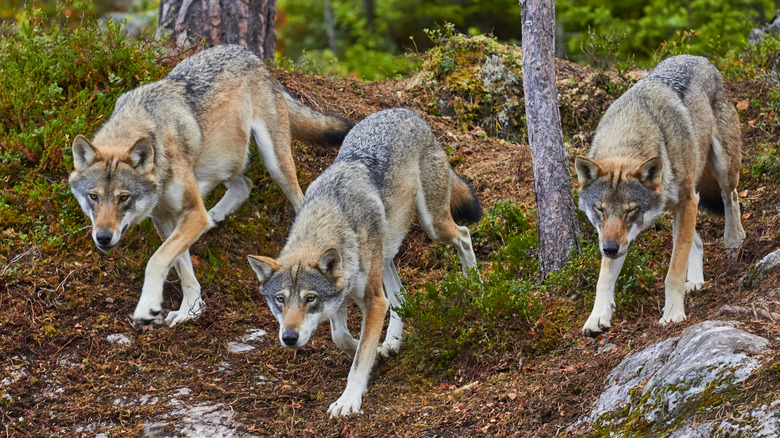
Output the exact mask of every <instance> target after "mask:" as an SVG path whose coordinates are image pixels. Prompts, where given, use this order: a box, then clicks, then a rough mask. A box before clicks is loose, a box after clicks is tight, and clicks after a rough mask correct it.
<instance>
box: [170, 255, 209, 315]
mask: <svg viewBox="0 0 780 438" xmlns="http://www.w3.org/2000/svg"><path fill="white" fill-rule="evenodd" d="M174 266H175V267H176V272H178V274H179V280H180V281H181V291H182V298H181V306H179V310H172V311H170V312H168V315H166V317H165V323H166V324H168V325H169V326H171V327H173V326H175V325H176V324H178V323H180V322H182V321H186V320H188V319H193V318H197V317H198V316H200V314H201V313H203V311H204V310H205V309H206V303H205V302H204V301H203V299H202V298H201V297H200V283H198V279H197V278H195V271H194V270H193V269H192V258H190V251H189V250H187V251H184V253H182V255H180V256H179V258H177V259H176V262H175V265H174Z"/></svg>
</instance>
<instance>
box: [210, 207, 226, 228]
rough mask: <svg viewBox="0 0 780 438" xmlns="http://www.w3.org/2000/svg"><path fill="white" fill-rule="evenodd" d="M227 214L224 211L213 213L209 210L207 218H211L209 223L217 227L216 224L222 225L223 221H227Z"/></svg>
mask: <svg viewBox="0 0 780 438" xmlns="http://www.w3.org/2000/svg"><path fill="white" fill-rule="evenodd" d="M227 217H228V213H227V212H225V211H221V210H218V211H214V210H213V209H212V210H209V218H211V222H212V223H213V224H214V226H217V225H218V224H220V223H222V222H223V221H224V220H225V219H227Z"/></svg>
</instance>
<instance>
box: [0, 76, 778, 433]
mask: <svg viewBox="0 0 780 438" xmlns="http://www.w3.org/2000/svg"><path fill="white" fill-rule="evenodd" d="M566 68H567V69H570V70H576V71H577V74H578V75H579V74H583V73H582V68H581V67H578V66H575V65H568V64H567V66H566ZM275 74H276V75H277V77H279V78H280V80H281V81H282V82H283V83H284V84H285V86H287V87H288V88H289V89H290V90H292V92H293V94H295V95H296V96H298V97H299V98H300V99H301V100H302V101H303V102H304V103H306V104H307V105H310V106H312V107H313V108H316V109H318V110H321V111H324V112H329V113H333V114H337V115H340V116H343V117H346V118H349V119H351V120H354V121H358V120H360V119H361V118H363V117H365V116H367V115H369V114H371V113H373V112H375V111H378V110H381V109H385V108H393V107H403V106H410V107H412V108H421V107H422V105H421V104H420V102H422V101H423V99H424V98H425V96H424V93H425V92H424V91H423V90H421V89H420V88H419V87H415V86H414V85H413V84H414V81H406V82H396V81H389V82H374V83H364V82H360V81H358V80H353V79H343V78H335V79H334V78H320V77H311V76H302V75H298V74H293V73H289V72H284V71H277V72H276V73H275ZM566 75H567V76H569V75H570V73H569V72H568V71H567V74H566ZM410 84H412V85H410ZM766 87H767V85H766V84H764V83H762V82H759V81H755V82H746V83H737V84H731V90H730V92H731V95H732V96H734V97H735V100H743V99H745V98H747V97H749V96H753V98H755V97H759V96H765V95H766ZM582 92H583V93H586V92H587V90H583V91H582ZM759 111H760V109H759V108H752V107H751V108H748V110H747V111H746V112H745V114H744V115H742V120H743V127H744V133H745V136H744V139H745V158H744V166H743V169H744V170H743V183H742V185H741V190H743V191H744V192H743V198H745V199H746V205H745V207H744V210H743V213H744V215H743V223H744V227H745V230H746V231H747V234H748V238H747V240H746V242H745V244H744V245H743V247H742V249H741V250H739V252H738V253H737V254H736V256H731V255H729V254H727V253H726V251H725V250H724V248H723V244H722V240H721V239H720V238H719V236H721V235H722V231H721V230H722V227H723V219H722V218H719V217H712V216H708V215H702V216H701V219H700V222H699V226H698V229H699V230H700V231H701V233H702V237H703V239H704V240H705V242H706V256H705V278H706V279H707V281H708V285H709V288H707V289H706V290H704V291H703V292H699V293H696V294H694V295H693V296H692V297H690V298H689V299H688V300H687V313H688V315H689V320H688V321H686V322H685V323H682V324H675V325H671V326H668V327H661V326H659V325H658V324H657V322H656V321H657V320H658V318H659V308H660V307H661V306H662V300H663V292H662V289H659V288H656V289H657V292H656V293H654V294H652V296H648V297H645V298H644V299H643V300H642V301H641V303H642V304H641V305H642V306H644V307H643V308H642V309H640V311H639V312H637V314H638V316H632V317H631V318H625V317H624V316H621V312H620V309H618V312H617V314H616V316H615V318H614V320H613V329H612V330H611V331H610V332H609V333H607V334H605V335H602V336H600V337H599V338H597V339H590V338H582V337H581V334H580V327H579V326H575V327H572V328H571V329H570V330H569V331H568V332H567V333H565V337H566V339H567V340H568V342H567V343H565V345H567V346H566V347H565V348H561V349H559V350H556V351H553V352H551V353H549V354H547V355H545V356H541V357H524V356H523V355H522V354H520V353H517V354H514V355H504V356H502V357H497V358H495V360H492V361H484V360H482V361H480V362H479V364H478V365H474V366H469V365H468V364H467V365H465V367H464V369H463V370H462V371H461V372H460V373H457V374H456V375H455V376H446V377H445V376H440V377H439V376H429V375H413V374H410V373H409V371H408V370H406V369H404V368H403V367H402V366H401V365H400V361H399V360H397V358H391V359H389V360H386V361H383V362H381V363H378V364H377V365H376V366H375V368H374V370H373V373H372V378H371V381H370V383H369V387H368V392H367V393H366V395H365V396H364V400H363V410H364V414H362V415H353V416H349V417H347V418H342V419H338V420H330V419H328V418H327V415H326V410H327V408H328V406H329V405H330V403H332V402H333V401H335V400H336V399H337V398H338V397H339V395H340V394H341V392H342V391H343V389H344V387H345V384H346V377H347V374H348V372H349V367H350V361H349V360H348V359H347V358H346V357H345V356H344V355H343V354H341V353H340V351H339V350H338V349H337V348H336V347H335V345H333V343H332V342H331V341H330V338H329V329H328V327H327V324H323V327H321V328H320V329H319V331H318V333H317V334H316V336H315V337H314V339H313V340H312V341H311V342H310V343H309V345H307V346H306V347H304V348H302V349H300V350H298V351H297V352H293V351H288V350H285V349H283V348H281V347H280V345H279V341H278V338H277V335H276V333H277V332H278V326H277V323H276V322H275V320H274V319H273V317H272V315H271V313H270V311H269V310H268V308H267V306H266V304H265V303H264V302H263V301H262V300H261V298H260V297H259V295H258V294H257V293H256V290H257V285H256V279H255V278H254V274H253V273H252V272H251V270H250V269H249V267H248V266H247V264H246V262H245V257H246V254H249V253H263V254H267V255H274V252H275V251H278V250H279V249H280V247H281V245H282V242H283V238H284V233H285V231H286V230H287V229H288V228H289V223H290V218H291V215H292V210H291V208H290V207H289V206H287V207H285V208H284V210H283V211H282V213H283V214H280V215H279V217H278V220H277V222H276V224H277V227H276V229H273V230H268V232H267V235H266V236H265V237H263V236H258V237H257V239H255V241H254V242H244V241H241V240H240V239H236V237H235V235H234V234H232V233H231V231H230V228H231V227H234V226H237V225H240V224H242V223H246V222H248V221H252V220H253V218H252V216H251V214H243V215H242V214H239V215H238V216H237V217H235V218H233V219H231V220H230V221H228V222H227V223H226V224H223V225H222V226H221V227H220V228H219V229H218V230H216V231H212V232H210V233H208V234H206V235H205V236H203V237H202V238H201V239H200V241H199V242H198V243H197V244H196V245H195V246H194V248H193V250H192V253H193V255H194V258H195V263H196V268H195V269H196V272H197V273H198V276H199V278H201V275H202V272H207V271H208V265H209V263H210V261H209V260H210V257H212V256H213V255H214V253H215V252H216V251H219V254H220V257H224V259H225V260H226V263H227V265H228V266H229V267H228V268H226V269H223V270H221V271H219V275H218V276H217V278H213V279H211V280H210V281H209V282H204V287H203V291H204V296H205V300H206V302H207V304H208V308H207V310H206V312H205V313H204V314H203V315H202V316H201V317H200V318H198V319H197V320H195V321H193V322H192V323H188V324H183V325H182V326H181V327H175V328H173V329H169V328H165V327H160V326H157V327H154V328H151V329H147V330H137V329H136V328H135V327H133V326H132V324H131V323H130V321H129V315H130V314H131V313H132V310H133V308H134V306H135V303H136V299H137V296H138V294H139V291H140V287H141V284H142V281H143V267H144V265H145V262H146V260H147V259H148V257H149V255H150V254H151V253H152V251H153V248H156V246H157V243H156V242H144V241H140V239H144V238H143V237H142V236H141V234H140V233H138V234H135V235H134V236H136V241H135V242H134V245H133V247H131V248H126V249H124V250H119V251H115V252H113V253H110V254H101V253H98V252H97V251H96V250H95V249H94V245H93V243H92V242H91V239H90V238H89V237H88V235H87V234H86V230H85V234H84V235H81V236H73V237H72V241H71V242H70V243H69V244H70V245H72V246H74V247H76V248H78V249H77V250H76V252H75V253H74V254H75V255H72V256H68V257H67V258H63V257H60V256H58V255H57V254H46V253H41V252H40V251H38V252H36V251H35V249H34V248H32V251H31V252H29V253H27V254H26V255H24V256H22V257H20V258H19V259H18V260H15V261H12V259H14V257H15V256H17V255H19V254H21V253H22V251H20V252H19V254H8V255H6V259H7V260H8V261H9V263H8V265H9V266H7V267H6V268H13V269H14V270H15V273H13V274H11V273H3V274H2V275H0V312H4V313H5V314H6V315H5V321H6V323H5V324H3V325H0V380H2V379H4V378H5V379H8V380H7V381H6V383H4V384H0V424H2V427H0V435H2V434H3V433H6V434H7V435H10V436H51V435H54V436H74V435H84V436H93V435H94V434H95V433H97V432H100V431H110V432H109V435H110V436H127V435H131V436H137V435H139V434H143V430H144V429H143V425H144V424H146V423H150V422H155V421H160V419H162V418H165V417H164V416H165V415H166V414H167V413H170V412H172V411H174V410H175V408H174V407H173V406H172V405H171V404H170V403H167V401H170V400H171V399H172V398H173V397H174V393H175V392H176V391H178V390H180V389H181V388H185V387H186V388H189V389H190V390H191V392H190V393H189V394H188V395H180V396H177V397H178V399H179V400H181V401H184V402H185V403H186V404H187V405H189V406H194V405H197V404H199V403H202V402H208V403H211V404H217V403H221V404H223V405H222V406H223V407H224V408H225V409H227V410H228V411H232V413H233V415H234V419H235V420H236V421H237V422H240V423H241V425H240V426H239V427H238V430H237V433H238V434H239V435H240V434H254V435H260V436H423V437H437V436H469V437H471V436H505V435H513V436H533V437H552V436H558V435H565V432H563V429H564V428H565V427H566V426H567V425H569V424H571V423H572V422H574V421H575V420H576V419H577V418H578V417H579V416H581V415H583V414H584V413H586V412H587V411H588V410H589V407H590V406H591V404H592V403H593V402H594V400H595V399H596V397H597V396H598V394H599V393H600V389H601V386H602V382H603V380H604V377H605V376H606V374H607V373H608V372H609V371H610V370H611V369H612V368H613V367H614V366H616V365H617V364H618V363H619V362H620V361H621V360H622V359H623V357H625V356H626V355H627V354H629V353H631V352H633V351H636V350H637V349H639V348H642V347H643V346H645V345H648V344H650V343H653V342H655V341H657V340H659V339H663V338H666V337H669V336H674V335H678V334H679V333H680V332H681V331H682V330H683V329H684V328H685V327H687V326H689V325H691V324H695V323H698V322H701V321H703V320H706V319H717V318H724V317H723V316H720V315H719V310H720V309H721V308H722V307H723V306H724V305H727V304H728V305H732V306H739V307H743V308H747V309H753V307H754V306H758V307H760V308H767V309H768V310H770V311H773V312H780V306H778V300H780V299H778V298H777V296H776V294H777V293H778V287H780V280H778V279H777V278H774V279H770V280H769V281H766V282H764V283H762V285H761V286H760V287H759V288H758V289H756V290H753V291H740V290H739V278H740V277H741V275H742V274H743V273H744V272H745V271H746V270H747V268H748V267H749V266H750V265H752V264H753V263H755V262H756V261H758V260H759V259H760V258H761V257H763V256H764V255H766V254H767V253H769V252H771V251H772V250H774V249H777V248H778V247H780V209H779V208H778V205H780V183H778V181H763V180H759V179H756V178H754V177H753V176H751V175H750V168H751V165H752V163H753V162H754V160H755V157H756V149H755V145H756V144H757V143H759V142H767V141H770V142H777V139H776V138H774V137H773V136H772V135H771V134H770V133H769V132H767V130H766V129H765V128H763V127H761V126H758V125H754V124H751V123H752V121H753V120H755V119H757V118H758V117H759ZM423 116H424V118H425V119H426V120H427V121H428V122H429V123H430V124H431V126H432V127H433V129H434V131H435V133H436V134H437V136H438V138H439V140H440V141H441V142H442V143H443V144H446V145H447V146H448V147H449V148H451V149H452V154H451V155H452V156H453V161H454V162H455V163H456V164H457V165H456V170H457V171H458V172H459V173H460V174H462V175H464V176H466V177H467V178H469V179H470V180H471V181H472V182H473V185H474V187H475V188H476V190H477V192H478V194H479V196H480V198H481V199H482V201H483V204H484V205H485V206H490V205H492V204H493V203H495V202H496V201H497V200H501V199H506V200H515V201H517V202H519V203H521V204H523V205H526V206H528V207H532V206H533V205H534V199H533V192H532V179H531V172H530V162H529V161H530V156H529V153H528V148H527V145H519V144H510V143H507V142H504V141H501V140H497V139H494V138H487V137H485V136H483V135H482V133H480V132H469V133H464V132H460V131H457V130H456V129H454V128H451V127H450V125H449V124H448V120H447V119H446V118H439V117H434V116H430V115H426V114H423ZM574 134H576V133H567V136H573V135H574ZM295 153H296V161H297V164H298V165H299V166H300V168H301V171H300V175H301V176H302V180H303V182H304V183H305V184H308V183H310V182H311V180H313V178H314V177H315V176H316V175H317V174H319V173H320V172H321V171H322V170H323V169H324V168H325V167H326V166H327V164H328V163H330V161H331V160H332V159H333V157H334V156H335V151H334V150H329V149H326V148H321V147H313V146H308V145H304V144H296V146H295ZM59 177H64V176H62V175H60V176H59ZM261 210H262V209H261ZM85 224H86V219H85ZM582 227H583V230H586V229H588V230H589V227H590V225H589V224H582ZM130 236H133V234H131V235H130ZM129 238H130V239H132V237H129ZM638 244H639V245H641V244H642V243H641V239H640V241H639V243H638ZM434 248H435V246H434V245H433V244H431V243H430V242H429V241H428V239H427V238H426V237H425V236H424V235H423V234H422V232H421V231H420V230H419V229H418V228H413V231H412V233H411V235H410V236H409V238H408V239H407V241H406V242H405V244H404V245H403V247H402V249H401V253H400V254H399V260H400V261H399V271H400V272H401V275H402V277H403V278H404V281H405V283H406V284H407V287H408V288H409V289H410V290H414V288H415V286H416V285H419V284H420V283H422V282H423V281H425V280H430V279H437V278H440V277H441V276H442V275H443V271H447V270H450V269H453V268H452V267H449V266H445V265H443V264H441V263H439V262H438V261H437V257H436V256H435V251H434ZM668 248H669V250H670V249H671V236H669V238H668ZM666 263H668V262H667V261H662V262H660V264H659V265H660V266H663V265H664V264H666ZM0 268H4V266H0ZM170 280H171V281H170V284H169V285H167V286H166V291H165V294H166V301H165V306H166V307H167V308H171V307H173V306H174V305H178V300H180V296H181V295H180V291H179V288H178V282H177V281H176V280H175V275H171V277H170ZM771 291H773V293H774V294H775V296H770V295H769V294H770V292H771ZM572 292H576V291H572ZM577 302H578V315H577V318H578V321H579V322H580V324H581V323H583V322H584V321H585V319H586V317H587V315H588V312H589V311H590V309H588V308H586V306H585V305H584V304H583V303H582V299H581V298H577ZM727 318H729V319H737V320H739V321H742V322H744V323H745V326H744V327H745V328H746V329H747V330H748V331H750V332H752V333H755V334H759V335H762V336H766V337H768V338H769V339H770V340H771V342H772V345H773V347H774V351H775V352H777V351H780V350H779V349H778V348H777V347H778V346H780V345H778V344H779V343H780V341H778V339H780V336H779V335H780V326H778V322H777V321H770V320H767V319H766V318H764V317H761V316H760V315H759V314H758V313H744V314H738V315H736V316H734V315H728V316H727ZM256 328H262V329H264V330H265V331H267V332H268V335H266V336H265V337H264V338H263V339H262V340H261V341H256V342H254V343H250V344H252V345H254V346H255V347H257V348H255V349H254V350H251V351H247V352H243V353H231V352H229V351H228V350H227V348H226V344H227V343H228V342H232V341H238V340H239V338H241V336H243V335H244V334H245V333H246V331H247V330H249V329H256ZM114 333H123V334H126V335H127V336H129V337H130V338H131V339H132V344H131V345H121V344H112V343H109V342H108V341H107V340H106V337H107V336H108V335H110V334H114ZM607 342H609V343H612V344H615V345H616V348H615V349H613V350H612V351H610V352H608V353H603V354H599V353H598V351H597V350H598V347H599V346H601V345H603V344H605V343H607ZM401 354H403V352H402V353H401ZM769 360H772V361H774V362H777V361H778V355H777V354H775V355H774V357H772V358H770V359H769ZM485 363H488V365H485ZM260 376H262V378H261V377H260ZM261 379H262V380H261ZM772 379H774V380H772ZM777 383H778V381H777V378H776V376H775V377H774V378H772V377H771V376H770V377H768V378H766V379H764V380H760V381H758V383H756V384H757V385H771V384H777ZM774 390H775V391H776V390H777V387H774ZM144 396H149V399H154V398H157V401H156V402H154V403H152V402H148V403H145V402H144V401H143V400H142V397H144ZM90 425H91V428H90ZM180 426H181V425H179V427H180ZM84 427H87V429H79V428H84ZM166 427H167V428H169V429H170V428H172V427H173V426H172V425H168V426H166ZM166 427H163V428H162V429H163V430H165V428H166ZM169 432H173V429H170V430H169Z"/></svg>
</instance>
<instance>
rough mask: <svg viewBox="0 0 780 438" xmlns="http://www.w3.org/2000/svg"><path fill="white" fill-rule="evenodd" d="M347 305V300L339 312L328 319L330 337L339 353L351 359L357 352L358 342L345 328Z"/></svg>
mask: <svg viewBox="0 0 780 438" xmlns="http://www.w3.org/2000/svg"><path fill="white" fill-rule="evenodd" d="M347 304H348V302H347V300H344V302H343V303H342V304H341V307H339V310H337V311H336V314H335V315H333V318H331V319H330V336H331V338H332V339H333V342H334V343H335V344H336V345H337V346H338V347H339V348H340V349H341V351H343V352H344V353H346V355H347V356H349V358H350V359H353V358H354V357H355V351H357V347H358V340H357V339H355V338H354V336H352V333H350V332H349V328H347Z"/></svg>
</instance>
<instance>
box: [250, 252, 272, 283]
mask: <svg viewBox="0 0 780 438" xmlns="http://www.w3.org/2000/svg"><path fill="white" fill-rule="evenodd" d="M247 260H248V261H249V266H251V267H252V269H254V271H255V274H257V279H258V280H260V285H261V286H262V285H263V283H265V282H266V281H267V280H268V279H269V278H271V275H273V274H274V272H276V271H278V270H279V268H280V266H279V263H277V262H276V260H274V259H272V258H270V257H261V256H254V255H250V256H248V257H247Z"/></svg>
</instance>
